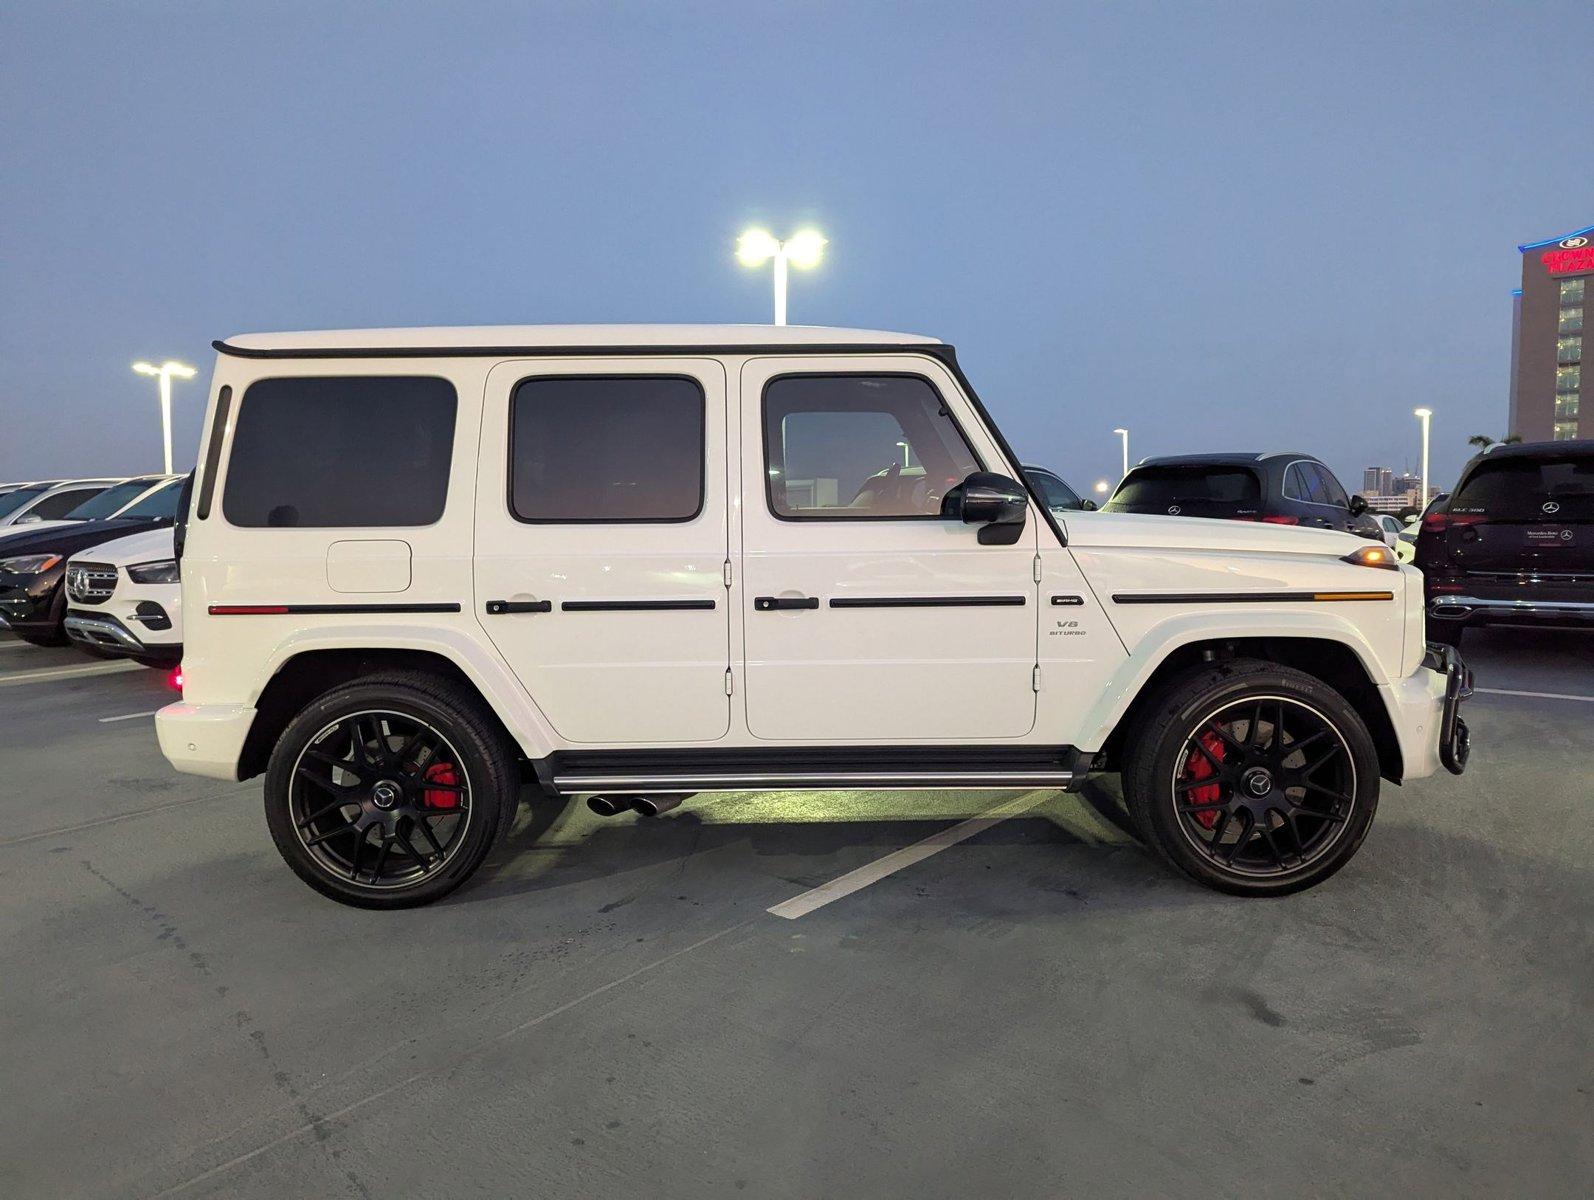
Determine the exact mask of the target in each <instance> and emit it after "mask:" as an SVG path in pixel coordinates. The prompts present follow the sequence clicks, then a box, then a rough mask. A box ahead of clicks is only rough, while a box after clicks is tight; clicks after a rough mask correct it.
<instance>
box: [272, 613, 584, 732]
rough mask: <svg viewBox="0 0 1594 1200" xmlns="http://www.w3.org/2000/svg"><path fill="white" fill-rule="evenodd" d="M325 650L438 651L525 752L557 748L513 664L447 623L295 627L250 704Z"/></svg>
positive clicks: (276, 651)
mask: <svg viewBox="0 0 1594 1200" xmlns="http://www.w3.org/2000/svg"><path fill="white" fill-rule="evenodd" d="M323 650H341V651H353V652H358V651H362V650H369V651H382V650H417V651H422V652H426V653H430V654H435V655H437V656H438V657H440V658H443V659H446V660H447V661H448V662H450V663H452V664H453V665H454V666H455V667H457V668H458V669H459V670H460V672H461V673H462V674H463V675H464V676H465V678H466V679H467V680H468V681H469V682H470V684H471V685H472V686H473V687H475V689H476V690H477V691H478V692H479V693H480V694H481V696H482V699H483V700H485V701H486V702H487V704H488V706H489V707H491V708H492V710H493V711H494V713H495V714H496V715H497V717H498V719H499V720H500V721H502V722H503V724H504V727H505V728H506V729H507V730H508V731H509V735H510V737H512V738H514V739H515V742H516V743H517V744H518V745H519V747H520V751H521V753H522V754H524V755H525V756H526V757H527V758H530V759H539V758H546V757H547V756H548V755H549V754H551V753H553V751H554V750H555V749H557V748H558V745H559V739H558V738H557V737H556V736H555V734H554V732H553V726H552V725H550V724H549V722H548V718H547V717H546V716H544V715H543V712H542V710H541V709H539V708H538V707H537V704H536V702H535V701H534V700H533V699H532V698H531V695H530V693H528V692H527V691H526V689H525V687H524V686H523V685H522V684H521V682H520V680H519V678H518V677H517V676H516V675H515V673H514V672H513V671H512V670H510V668H509V664H508V663H507V662H506V661H504V659H503V658H502V657H500V656H499V655H498V654H497V653H496V652H489V650H488V648H487V647H486V645H484V639H480V638H475V637H472V636H470V635H469V634H467V633H466V632H465V631H462V630H458V629H453V628H450V627H447V626H443V625H390V624H382V625H338V626H334V627H324V626H323V627H316V628H308V629H297V630H295V631H294V632H293V633H291V634H289V635H288V636H287V637H285V638H283V639H282V640H281V641H280V642H278V643H277V645H276V646H275V647H274V648H273V650H272V652H271V653H270V655H268V656H267V658H266V662H265V666H264V668H263V670H262V672H261V674H260V675H259V677H258V678H257V679H256V680H255V686H254V688H253V689H252V690H251V693H250V696H249V703H250V704H258V703H259V700H260V696H261V694H262V693H263V692H264V691H265V689H266V687H267V686H268V685H269V684H270V682H271V681H272V680H273V679H275V678H276V677H277V674H278V673H279V672H280V671H281V670H282V668H283V667H284V666H286V665H287V663H288V662H289V661H290V660H291V659H294V658H297V657H298V656H299V655H301V654H309V653H313V652H316V651H323Z"/></svg>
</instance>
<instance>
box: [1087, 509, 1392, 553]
mask: <svg viewBox="0 0 1594 1200" xmlns="http://www.w3.org/2000/svg"><path fill="white" fill-rule="evenodd" d="M1058 522H1059V524H1061V525H1062V526H1063V532H1064V533H1066V534H1067V535H1068V543H1069V545H1071V546H1088V547H1091V548H1098V547H1100V548H1109V547H1113V546H1122V547H1125V548H1127V549H1135V550H1156V549H1167V550H1234V551H1244V552H1250V553H1257V552H1260V553H1272V554H1313V555H1320V554H1333V555H1342V554H1349V553H1350V552H1351V551H1352V550H1357V549H1360V548H1361V547H1362V546H1365V545H1367V544H1368V543H1367V539H1366V538H1360V537H1357V536H1356V535H1355V534H1351V533H1342V532H1340V531H1339V530H1335V529H1303V528H1301V527H1300V526H1298V525H1270V524H1267V523H1265V522H1262V521H1220V520H1216V519H1211V518H1206V517H1168V516H1154V515H1150V514H1141V513H1123V512H1070V513H1068V514H1066V515H1060V516H1059V517H1058Z"/></svg>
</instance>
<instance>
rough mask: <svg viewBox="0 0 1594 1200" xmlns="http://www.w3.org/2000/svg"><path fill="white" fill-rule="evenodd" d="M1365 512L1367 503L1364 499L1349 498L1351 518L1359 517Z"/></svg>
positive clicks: (1357, 497) (1359, 497)
mask: <svg viewBox="0 0 1594 1200" xmlns="http://www.w3.org/2000/svg"><path fill="white" fill-rule="evenodd" d="M1366 511H1367V501H1366V500H1365V499H1364V498H1362V497H1361V496H1352V497H1351V498H1350V515H1351V516H1353V517H1359V516H1361V515H1362V514H1363V513H1364V512H1366Z"/></svg>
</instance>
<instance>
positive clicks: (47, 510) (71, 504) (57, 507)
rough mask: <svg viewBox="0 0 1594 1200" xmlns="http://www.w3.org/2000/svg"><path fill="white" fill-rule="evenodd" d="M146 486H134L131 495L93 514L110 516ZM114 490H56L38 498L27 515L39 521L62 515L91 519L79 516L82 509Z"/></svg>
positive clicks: (53, 519)
mask: <svg viewBox="0 0 1594 1200" xmlns="http://www.w3.org/2000/svg"><path fill="white" fill-rule="evenodd" d="M148 486H149V484H147V483H146V484H143V485H141V486H140V487H137V488H134V489H133V492H132V495H130V496H123V497H122V498H121V500H120V501H118V502H117V504H116V505H115V506H114V507H112V508H110V509H107V510H106V511H105V512H102V513H96V514H94V515H96V516H102V517H108V516H110V515H111V513H112V512H114V511H116V509H117V508H120V507H121V506H122V505H123V504H126V503H127V502H128V501H129V500H131V499H132V498H133V496H136V495H138V493H139V492H140V491H142V490H143V488H146V487H148ZM114 491H116V489H115V488H110V489H109V490H107V489H105V488H73V489H72V490H71V491H69V492H57V493H56V494H55V495H53V496H46V497H45V498H44V499H43V500H40V501H39V502H38V503H37V504H35V505H34V506H33V507H32V508H30V509H29V510H28V516H30V517H38V518H39V519H40V520H41V521H58V520H60V519H61V518H62V517H76V518H80V519H82V520H91V519H92V518H91V517H82V516H81V514H82V510H83V509H86V508H88V507H90V505H91V504H93V503H94V502H95V499H96V498H103V497H104V496H106V495H109V494H110V492H114ZM85 500H87V501H89V504H85V503H84V501H85Z"/></svg>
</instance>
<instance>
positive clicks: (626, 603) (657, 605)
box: [559, 600, 714, 612]
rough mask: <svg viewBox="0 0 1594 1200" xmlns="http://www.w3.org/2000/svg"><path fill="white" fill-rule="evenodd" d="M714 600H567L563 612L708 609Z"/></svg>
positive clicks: (561, 609)
mask: <svg viewBox="0 0 1594 1200" xmlns="http://www.w3.org/2000/svg"><path fill="white" fill-rule="evenodd" d="M713 607H714V601H712V600H565V601H563V602H561V603H560V605H559V610H560V611H561V612H665V611H674V610H678V609H695V610H699V611H701V610H707V609H712V608H713Z"/></svg>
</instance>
